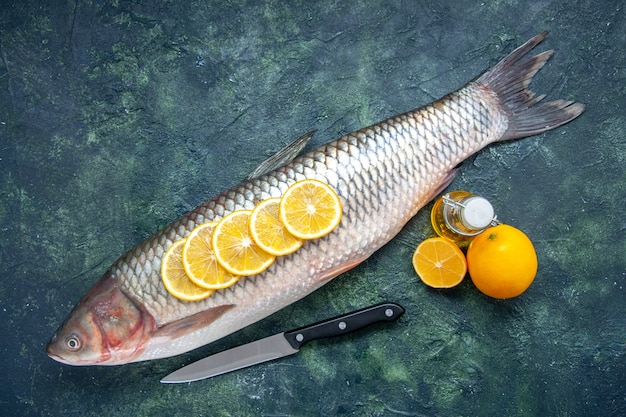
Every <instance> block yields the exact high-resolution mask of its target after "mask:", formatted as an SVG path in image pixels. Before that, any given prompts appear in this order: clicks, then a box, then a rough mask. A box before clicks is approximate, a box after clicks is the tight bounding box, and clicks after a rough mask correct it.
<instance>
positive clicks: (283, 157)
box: [246, 130, 315, 180]
mask: <svg viewBox="0 0 626 417" xmlns="http://www.w3.org/2000/svg"><path fill="white" fill-rule="evenodd" d="M314 134H315V130H313V131H311V132H308V133H305V134H304V135H302V136H300V137H299V138H298V139H296V140H294V141H293V142H291V143H290V144H289V145H287V146H285V147H284V148H282V149H281V150H280V151H278V152H276V153H275V154H274V155H272V156H270V157H269V158H267V159H266V160H265V161H263V162H261V164H260V165H259V166H258V167H256V169H255V170H254V171H252V172H251V173H250V174H249V175H248V176H247V177H246V179H248V180H251V179H253V178H258V177H260V176H261V175H263V174H265V173H267V172H270V171H272V170H274V169H276V168H278V167H281V166H283V165H285V164H286V163H289V162H291V161H293V160H294V159H295V158H296V156H298V154H299V153H300V152H301V151H302V149H304V147H305V146H306V145H307V143H309V140H310V139H311V138H312V137H313V135H314Z"/></svg>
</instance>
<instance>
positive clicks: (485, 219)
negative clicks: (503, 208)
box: [430, 190, 497, 249]
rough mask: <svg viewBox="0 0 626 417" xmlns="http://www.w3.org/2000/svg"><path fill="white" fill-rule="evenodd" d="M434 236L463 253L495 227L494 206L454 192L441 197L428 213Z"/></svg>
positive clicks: (463, 192)
mask: <svg viewBox="0 0 626 417" xmlns="http://www.w3.org/2000/svg"><path fill="white" fill-rule="evenodd" d="M430 221H431V223H432V225H433V228H434V229H435V232H436V233H437V234H438V235H439V236H441V237H445V238H447V239H450V240H452V241H454V242H455V243H456V244H457V245H458V246H459V247H460V248H462V249H465V248H467V246H468V245H469V243H470V242H471V241H472V239H473V238H474V237H475V236H476V235H478V234H479V233H481V232H482V231H483V230H485V229H486V228H488V227H489V226H495V225H496V224H497V217H496V215H495V213H494V210H493V206H492V205H491V203H490V202H489V201H488V200H487V199H486V198H484V197H480V196H477V195H474V194H472V193H470V192H469V191H463V190H457V191H451V192H449V193H446V194H444V195H443V196H441V197H440V198H439V199H438V200H437V201H435V204H434V205H433V209H432V211H431V212H430Z"/></svg>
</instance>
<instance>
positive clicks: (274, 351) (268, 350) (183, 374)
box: [161, 302, 404, 384]
mask: <svg viewBox="0 0 626 417" xmlns="http://www.w3.org/2000/svg"><path fill="white" fill-rule="evenodd" d="M403 313H404V308H403V307H402V306H401V305H399V304H396V303H390V302H387V303H381V304H376V305H373V306H369V307H366V308H363V309H361V310H357V311H353V312H351V313H347V314H344V315H341V316H338V317H335V318H332V319H328V320H323V321H320V322H318V323H315V324H310V325H308V326H304V327H300V328H297V329H294V330H289V331H286V332H283V333H278V334H275V335H273V336H269V337H266V338H265V339H261V340H256V341H254V342H250V343H248V344H245V345H241V346H237V347H235V348H232V349H229V350H225V351H223V352H220V353H216V354H215V355H211V356H209V357H206V358H204V359H200V360H199V361H197V362H194V363H192V364H190V365H187V366H185V367H182V368H180V369H179V370H177V371H175V372H172V373H171V374H169V375H168V376H166V377H165V378H163V379H162V380H161V382H162V383H164V384H177V383H183V382H194V381H199V380H201V379H206V378H211V377H214V376H217V375H221V374H225V373H227V372H232V371H236V370H237V369H242V368H247V367H248V366H252V365H256V364H259V363H263V362H267V361H271V360H274V359H278V358H282V357H283V356H288V355H292V354H294V353H296V352H298V351H299V350H300V347H302V345H303V344H305V343H307V342H310V341H311V340H316V339H322V338H326V337H334V336H340V335H342V334H347V333H350V332H354V331H356V330H359V329H362V328H363V327H366V326H369V325H370V324H374V323H377V322H380V321H394V320H396V319H397V318H398V317H400V316H401V315H402V314H403Z"/></svg>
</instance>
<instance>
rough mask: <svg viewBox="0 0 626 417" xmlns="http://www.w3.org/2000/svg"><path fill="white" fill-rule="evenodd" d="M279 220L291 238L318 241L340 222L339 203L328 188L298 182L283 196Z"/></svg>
mask: <svg viewBox="0 0 626 417" xmlns="http://www.w3.org/2000/svg"><path fill="white" fill-rule="evenodd" d="M279 214H280V220H281V222H282V223H283V225H284V226H285V228H286V229H287V230H288V231H289V233H291V234H292V235H294V236H296V237H298V238H300V239H317V238H320V237H322V236H325V235H327V234H329V233H330V232H332V231H333V230H334V229H335V228H336V227H337V226H338V225H339V222H340V221H341V214H342V208H341V201H340V200H339V196H338V195H337V193H336V192H335V190H333V189H332V188H331V187H330V186H329V185H328V184H326V183H323V182H322V181H318V180H314V179H306V180H302V181H298V182H296V183H294V184H293V185H291V187H289V188H288V189H287V191H285V193H284V194H283V196H282V198H281V200H280V208H279Z"/></svg>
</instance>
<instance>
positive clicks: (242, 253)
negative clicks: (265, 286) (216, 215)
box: [211, 210, 276, 275]
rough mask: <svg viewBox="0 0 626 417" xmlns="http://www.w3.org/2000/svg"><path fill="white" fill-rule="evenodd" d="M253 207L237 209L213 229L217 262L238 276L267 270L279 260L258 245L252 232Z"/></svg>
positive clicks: (213, 242)
mask: <svg viewBox="0 0 626 417" xmlns="http://www.w3.org/2000/svg"><path fill="white" fill-rule="evenodd" d="M251 214H252V210H238V211H234V212H232V213H230V214H229V215H227V216H226V217H224V218H223V219H222V220H220V221H219V223H218V224H217V226H215V230H214V231H213V238H212V241H211V243H212V245H213V251H214V252H215V258H216V259H217V261H218V262H219V263H220V264H221V265H222V266H223V267H224V268H225V269H226V270H227V271H229V272H230V273H232V274H235V275H255V274H259V273H261V272H263V271H265V270H266V269H267V268H268V267H269V266H270V265H271V264H272V263H273V262H274V260H275V259H276V257H275V256H274V255H272V254H269V253H267V252H265V251H264V250H263V249H261V248H260V247H259V245H257V244H256V243H255V241H254V239H253V238H252V235H251V233H250V215H251Z"/></svg>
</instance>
